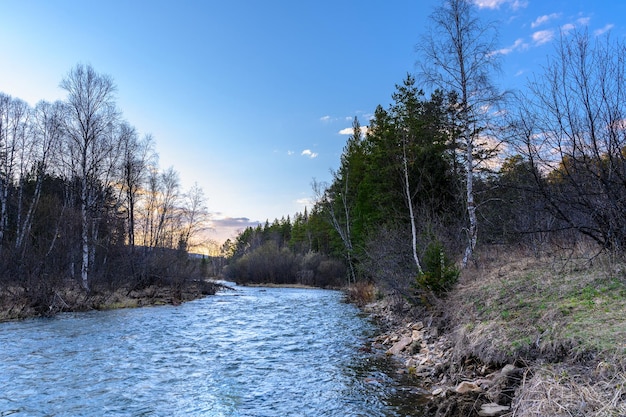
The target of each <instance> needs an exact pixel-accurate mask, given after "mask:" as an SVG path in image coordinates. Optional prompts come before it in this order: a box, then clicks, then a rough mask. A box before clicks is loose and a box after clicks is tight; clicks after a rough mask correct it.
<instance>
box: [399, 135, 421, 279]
mask: <svg viewBox="0 0 626 417" xmlns="http://www.w3.org/2000/svg"><path fill="white" fill-rule="evenodd" d="M402 163H403V168H404V195H405V197H406V204H407V206H408V207H409V218H410V220H411V237H412V242H411V243H412V245H413V260H414V261H415V266H416V267H417V271H418V272H419V274H420V275H421V274H423V273H424V271H423V270H422V265H421V264H420V260H419V257H418V256H417V228H416V227H415V213H414V212H413V201H412V199H411V185H410V182H409V166H408V162H407V157H406V143H403V144H402Z"/></svg>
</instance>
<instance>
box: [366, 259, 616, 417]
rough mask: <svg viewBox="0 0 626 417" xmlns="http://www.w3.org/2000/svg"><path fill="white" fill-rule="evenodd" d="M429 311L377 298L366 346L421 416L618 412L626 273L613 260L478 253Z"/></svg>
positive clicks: (368, 308)
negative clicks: (381, 357) (418, 405)
mask: <svg viewBox="0 0 626 417" xmlns="http://www.w3.org/2000/svg"><path fill="white" fill-rule="evenodd" d="M477 265H478V266H474V267H472V268H469V269H468V270H466V271H464V273H463V274H462V276H461V279H460V282H459V284H458V285H457V287H456V288H455V289H454V290H453V291H452V292H451V293H450V294H448V296H447V297H446V298H445V299H442V300H439V302H438V303H437V305H434V306H431V307H430V308H424V307H419V306H417V307H416V306H409V305H407V304H405V303H403V302H401V301H398V300H395V301H394V300H393V299H391V298H384V299H383V300H379V301H376V302H373V303H370V304H368V305H366V306H365V307H364V310H365V311H367V312H368V313H369V314H371V315H372V316H373V317H374V318H375V319H376V321H377V322H379V323H380V324H381V329H382V332H381V334H380V335H378V336H377V337H376V338H375V339H374V340H372V341H371V344H372V347H373V348H374V349H379V350H383V351H385V352H386V354H387V355H390V356H392V357H394V358H396V362H397V364H398V372H399V373H402V374H403V375H404V376H406V377H407V378H409V379H410V380H412V381H414V382H415V384H416V385H419V386H420V387H421V388H422V389H420V390H419V392H420V394H419V395H422V396H424V399H425V400H426V401H427V408H428V410H429V415H432V416H507V417H513V416H516V417H531V416H532V417H535V416H572V415H580V416H582V415H584V416H620V417H621V416H624V415H626V280H625V278H624V271H626V268H624V265H623V264H622V263H620V262H616V261H615V260H610V259H604V260H601V259H599V258H595V260H594V261H593V262H590V261H589V257H584V256H582V255H581V256H580V257H578V254H569V256H568V257H567V258H563V257H560V256H552V257H550V258H541V259H540V258H536V257H534V256H532V254H528V253H516V254H515V256H510V254H508V255H507V254H504V253H493V252H492V253H483V254H482V256H481V258H480V260H479V261H478V263H477Z"/></svg>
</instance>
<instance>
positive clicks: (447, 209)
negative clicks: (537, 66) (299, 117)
mask: <svg viewBox="0 0 626 417" xmlns="http://www.w3.org/2000/svg"><path fill="white" fill-rule="evenodd" d="M446 5H453V6H454V7H441V8H439V9H437V11H436V12H435V13H434V14H433V16H432V17H431V20H432V22H433V24H434V30H432V31H431V32H429V33H427V34H426V35H424V36H423V37H422V38H421V40H420V44H419V45H418V50H419V53H420V58H421V61H419V62H418V65H417V66H418V68H419V69H418V71H417V73H416V74H415V75H413V74H411V73H408V74H407V76H406V78H405V79H404V80H401V82H400V83H399V84H397V85H396V87H395V92H394V93H393V95H392V97H391V104H390V105H388V106H386V107H384V106H382V105H379V106H378V107H377V109H376V111H375V112H374V116H373V118H372V119H371V120H367V121H366V122H367V126H366V127H364V126H362V125H361V121H360V120H358V119H357V118H356V117H355V118H354V122H353V126H352V132H353V133H352V135H351V136H350V138H349V139H348V140H347V143H346V144H345V147H344V149H343V153H342V155H341V158H340V163H339V167H338V169H336V170H335V171H333V172H332V180H331V181H330V182H328V183H326V182H318V181H315V180H314V181H313V183H312V192H313V194H314V196H315V204H314V205H313V207H312V208H311V209H310V210H305V212H304V213H297V214H296V215H295V216H294V217H293V218H290V217H287V218H282V219H280V220H278V219H276V220H274V221H273V222H272V223H270V222H266V224H265V225H263V226H259V227H257V228H248V229H247V230H245V231H243V232H242V233H241V234H240V235H239V236H238V237H237V238H236V239H234V241H232V242H231V241H228V242H227V243H226V245H225V247H226V252H227V253H229V254H230V264H229V265H228V267H227V269H226V270H225V276H226V277H228V278H229V279H232V280H237V281H240V282H281V283H287V282H288V283H303V284H312V285H322V286H324V285H334V286H340V285H346V284H353V283H361V282H367V283H375V284H377V285H378V286H381V287H383V288H386V289H388V290H390V291H392V292H394V293H397V294H401V295H402V296H403V297H404V298H406V299H414V300H419V299H423V298H424V297H432V296H435V297H436V296H441V295H443V294H445V293H446V292H447V291H448V290H449V289H450V288H451V287H452V286H453V285H454V283H455V282H456V280H457V278H458V275H459V272H460V271H461V270H463V269H464V268H466V267H467V266H468V265H469V266H471V265H473V264H475V263H476V262H477V257H476V251H477V250H478V251H480V250H481V249H484V248H487V247H498V246H507V247H520V248H525V249H527V250H529V251H531V252H532V253H534V254H535V255H536V256H541V255H543V254H546V253H550V252H551V251H553V250H554V249H555V248H561V249H562V248H574V247H576V246H577V245H580V244H585V245H590V246H591V247H593V248H594V249H593V251H592V253H593V254H599V253H610V254H613V255H623V251H624V249H625V244H626V218H625V217H626V210H625V208H626V207H625V204H626V130H625V129H624V120H626V108H625V103H626V100H625V98H626V97H625V95H626V91H625V90H624V88H623V85H624V82H625V81H626V67H625V66H624V64H623V56H625V55H624V53H625V49H624V48H625V45H624V43H623V41H622V40H618V39H614V38H611V37H610V35H605V36H590V35H589V34H588V33H587V32H586V31H584V30H581V31H576V32H571V33H568V34H567V35H565V34H563V35H562V36H561V38H560V39H559V40H558V41H556V42H555V43H554V48H553V53H552V55H550V56H549V57H548V58H547V61H546V63H545V65H544V66H543V73H540V74H533V76H532V77H529V81H528V83H527V86H526V88H525V89H523V90H521V91H504V90H501V89H499V88H498V87H497V86H496V85H495V84H494V82H493V79H494V77H495V74H496V73H497V70H498V68H499V65H500V62H499V60H500V59H501V56H499V55H498V54H494V53H493V51H494V50H496V47H495V39H496V38H495V33H494V30H493V29H494V27H492V26H490V25H489V24H488V23H483V22H481V21H480V20H479V19H477V18H476V17H475V15H474V14H473V13H474V12H473V11H472V10H471V5H470V4H469V3H468V2H463V1H453V2H446ZM427 92H428V93H427Z"/></svg>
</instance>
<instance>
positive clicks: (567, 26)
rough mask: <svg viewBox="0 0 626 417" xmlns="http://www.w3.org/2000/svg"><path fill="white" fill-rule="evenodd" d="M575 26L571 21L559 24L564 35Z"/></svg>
mask: <svg viewBox="0 0 626 417" xmlns="http://www.w3.org/2000/svg"><path fill="white" fill-rule="evenodd" d="M575 27H576V26H575V25H574V24H573V23H566V24H564V25H563V26H561V32H562V33H563V34H564V35H567V34H568V33H569V32H571V31H572V30H574V28H575Z"/></svg>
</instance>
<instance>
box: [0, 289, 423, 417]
mask: <svg viewBox="0 0 626 417" xmlns="http://www.w3.org/2000/svg"><path fill="white" fill-rule="evenodd" d="M373 331H374V328H373V326H372V325H371V324H370V323H369V322H368V321H367V320H366V319H364V318H363V317H362V316H360V315H359V312H358V310H357V309H356V308H355V307H354V306H351V305H349V304H345V303H342V302H341V293H339V292H336V291H326V290H304V289H289V288H267V289H265V288H238V291H236V292H225V293H221V294H218V295H216V296H212V297H208V298H205V299H202V300H196V301H193V302H190V303H185V304H183V305H181V306H177V307H173V306H163V307H153V308H143V309H130V310H115V311H107V312H90V313H72V314H63V315H60V316H58V317H56V318H53V319H36V320H26V321H22V322H11V323H2V324H0V377H1V379H2V383H1V384H0V416H5V415H15V416H98V415H106V416H255V417H259V416H268V417H269V416H405V415H416V416H417V415H419V413H418V411H417V410H416V408H415V404H411V405H406V403H407V401H409V400H412V399H414V397H415V396H414V395H412V394H410V393H408V395H407V392H406V390H403V389H402V388H400V387H399V386H398V384H397V383H396V382H395V381H394V380H393V379H392V378H390V377H389V376H388V374H387V373H386V368H387V367H388V364H387V363H386V359H385V358H381V357H377V356H373V355H372V354H368V353H365V352H363V351H362V350H361V349H359V348H360V347H362V346H363V344H364V343H365V341H366V339H367V337H368V336H371V334H372V332H373ZM402 404H405V405H404V406H403V405H402Z"/></svg>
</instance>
